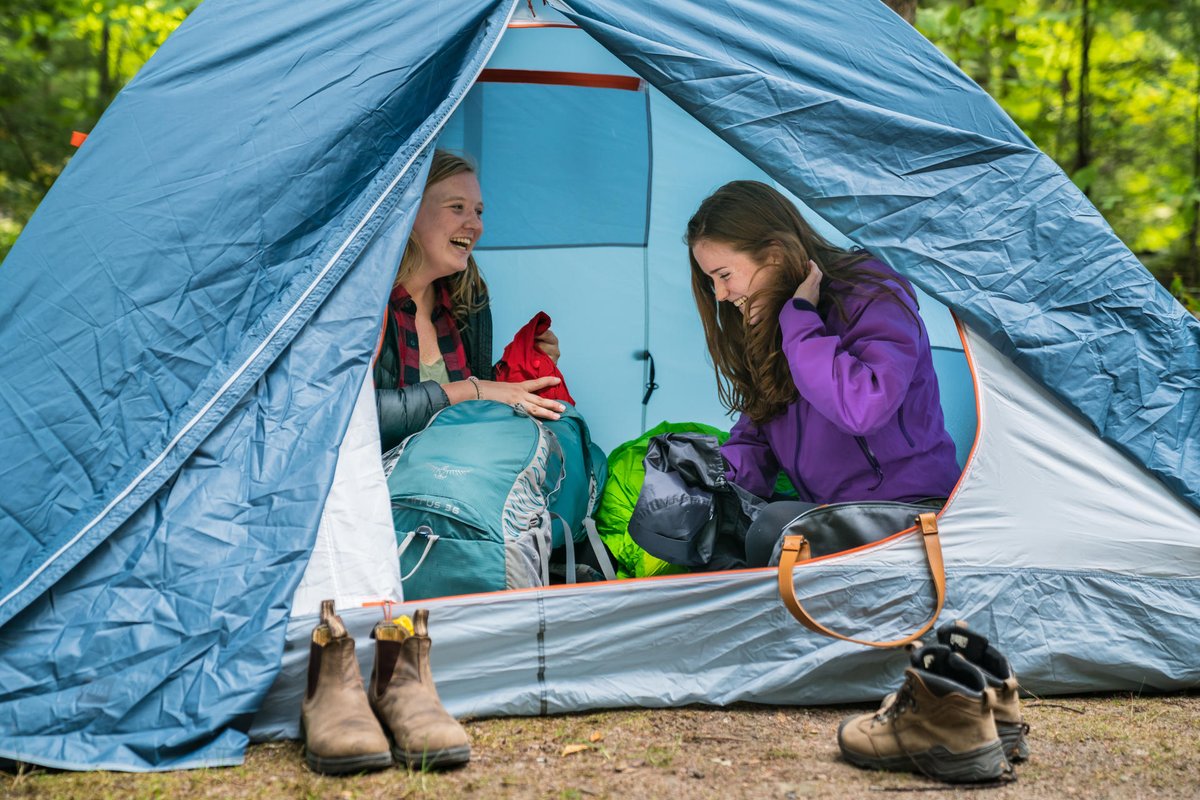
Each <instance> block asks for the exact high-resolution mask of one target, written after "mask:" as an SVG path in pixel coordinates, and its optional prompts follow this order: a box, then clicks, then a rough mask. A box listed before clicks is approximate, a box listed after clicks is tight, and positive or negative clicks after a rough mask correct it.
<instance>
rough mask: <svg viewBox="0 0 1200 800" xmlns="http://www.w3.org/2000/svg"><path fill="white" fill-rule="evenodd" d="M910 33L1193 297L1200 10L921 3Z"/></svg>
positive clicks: (1199, 247) (1197, 277) (1065, 0)
mask: <svg viewBox="0 0 1200 800" xmlns="http://www.w3.org/2000/svg"><path fill="white" fill-rule="evenodd" d="M917 26H918V28H919V30H921V32H922V33H924V34H925V35H926V36H927V37H928V38H929V39H930V40H931V41H932V42H933V43H934V44H935V45H937V46H938V47H939V48H940V49H941V50H942V51H943V52H945V53H946V54H947V55H949V56H950V57H951V58H952V59H953V60H954V61H955V62H956V63H957V64H958V65H959V66H960V67H961V68H962V69H963V70H964V71H965V72H966V73H967V74H968V75H970V76H971V77H972V78H973V79H974V80H975V81H976V82H977V83H979V84H980V86H982V87H984V88H985V89H987V90H988V92H989V93H990V94H991V95H992V96H993V97H995V98H996V100H997V101H998V102H999V103H1000V104H1001V105H1002V106H1003V107H1004V109H1005V110H1006V111H1007V112H1008V113H1009V115H1010V116H1012V118H1013V119H1014V120H1015V121H1016V122H1017V124H1018V125H1020V126H1021V128H1022V129H1023V130H1024V131H1025V133H1026V134H1027V135H1028V136H1029V137H1030V138H1031V139H1032V140H1033V141H1034V142H1035V143H1037V144H1038V146H1039V147H1041V148H1042V150H1043V151H1045V152H1046V153H1047V154H1048V155H1049V156H1050V157H1051V158H1054V159H1055V160H1056V161H1057V162H1058V163H1059V164H1060V165H1061V166H1062V167H1063V169H1064V170H1065V171H1066V172H1067V173H1068V174H1069V175H1070V176H1071V178H1072V180H1074V181H1075V183H1076V185H1078V186H1079V188H1080V189H1081V190H1083V191H1084V192H1085V193H1087V195H1088V197H1089V198H1091V200H1092V202H1093V203H1095V204H1096V206H1097V208H1099V209H1100V211H1101V212H1102V213H1103V214H1104V215H1105V217H1106V218H1107V219H1108V221H1109V223H1110V224H1111V225H1112V226H1113V229H1114V230H1115V231H1116V233H1117V235H1118V236H1120V237H1121V239H1122V240H1123V241H1125V242H1126V244H1128V245H1129V246H1130V248H1131V249H1132V250H1134V252H1135V253H1137V254H1138V256H1139V257H1140V258H1141V259H1142V261H1143V263H1145V264H1146V266H1147V267H1149V268H1150V269H1151V271H1153V272H1154V273H1155V274H1156V275H1157V276H1158V277H1159V279H1160V280H1161V281H1163V283H1164V284H1169V283H1170V281H1171V276H1172V275H1174V274H1175V273H1178V274H1179V275H1180V276H1181V280H1182V283H1183V285H1184V286H1186V287H1191V290H1193V291H1194V289H1195V287H1196V286H1197V285H1198V284H1200V0H1129V1H1128V2H1117V0H925V2H923V3H922V4H921V7H920V13H919V14H918V17H917ZM1185 291H1187V290H1186V289H1185Z"/></svg>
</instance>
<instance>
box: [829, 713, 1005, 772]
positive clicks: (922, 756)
mask: <svg viewBox="0 0 1200 800" xmlns="http://www.w3.org/2000/svg"><path fill="white" fill-rule="evenodd" d="M846 722H849V720H847V721H846ZM846 722H843V723H842V724H841V725H840V726H838V749H840V750H841V751H842V758H844V759H846V760H847V761H849V762H850V763H851V764H853V765H854V766H856V767H865V768H867V769H881V770H888V771H891V772H916V773H919V774H922V775H927V776H929V777H931V778H937V779H938V780H941V781H946V782H947V783H982V782H984V781H994V780H999V779H1000V778H1001V777H1003V775H1004V774H1005V772H1006V771H1007V769H1008V762H1007V761H1005V758H1004V745H1002V744H1001V743H1000V740H999V739H997V740H996V741H994V742H991V743H990V744H986V745H984V746H983V747H980V748H977V749H975V750H968V751H967V752H965V753H952V752H950V751H949V750H947V749H946V748H945V747H942V746H941V745H936V746H934V747H931V748H930V749H928V750H925V751H923V752H920V753H906V754H902V755H898V756H870V755H867V754H865V753H858V752H855V751H853V750H848V749H846V747H845V745H844V744H843V743H842V729H843V728H844V727H845V726H846Z"/></svg>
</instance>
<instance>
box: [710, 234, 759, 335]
mask: <svg viewBox="0 0 1200 800" xmlns="http://www.w3.org/2000/svg"><path fill="white" fill-rule="evenodd" d="M692 257H693V258H695V259H696V264H697V265H698V266H699V267H700V270H701V271H702V272H703V273H704V274H705V275H707V276H708V277H709V279H710V280H712V283H713V294H714V295H715V296H716V298H717V302H726V303H732V304H733V305H734V307H736V308H737V309H738V310H739V311H741V312H742V316H743V317H745V316H746V315H747V313H748V312H749V310H750V309H748V308H747V301H748V300H749V299H750V296H751V295H753V294H754V293H755V292H756V291H758V290H759V289H761V288H763V286H764V285H765V283H766V278H767V277H768V273H769V272H770V268H769V267H764V266H763V265H761V264H759V263H758V262H757V261H755V260H754V258H753V256H751V255H750V254H749V253H743V252H741V251H739V250H735V249H734V248H733V247H731V246H730V245H727V244H725V243H723V242H718V241H714V240H712V239H699V240H698V241H697V242H696V243H695V244H693V245H692ZM750 321H753V317H750Z"/></svg>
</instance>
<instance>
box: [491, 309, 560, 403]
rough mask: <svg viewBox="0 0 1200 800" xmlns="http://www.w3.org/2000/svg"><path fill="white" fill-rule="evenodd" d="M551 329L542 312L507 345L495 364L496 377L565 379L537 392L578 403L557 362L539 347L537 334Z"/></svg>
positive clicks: (545, 315) (503, 378)
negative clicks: (568, 388) (498, 361)
mask: <svg viewBox="0 0 1200 800" xmlns="http://www.w3.org/2000/svg"><path fill="white" fill-rule="evenodd" d="M548 330H550V316H549V315H548V314H547V313H546V312H544V311H539V312H538V313H537V314H536V315H534V317H533V319H531V320H529V322H528V323H526V325H525V327H523V328H521V330H519V331H517V335H516V336H514V337H513V340H512V341H511V342H509V343H508V345H506V346H505V348H504V355H502V356H500V363H498V364H496V380H498V381H506V382H508V383H520V382H521V381H528V380H532V379H533V378H549V377H553V378H558V379H560V380H562V381H563V382H562V383H560V384H558V385H557V386H550V387H547V388H545V389H542V390H541V391H540V392H538V394H539V395H541V396H542V397H548V398H550V399H551V400H562V401H563V402H565V403H570V404H571V405H575V398H574V397H571V393H570V392H568V391H567V382H566V380H565V379H563V375H562V373H561V372H559V371H558V365H556V364H555V363H554V360H553V359H551V358H550V356H548V355H546V354H545V353H543V352H542V351H541V348H539V347H538V346H537V343H536V340H537V337H538V336H540V335H541V334H543V333H545V332H546V331H548Z"/></svg>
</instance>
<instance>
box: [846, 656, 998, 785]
mask: <svg viewBox="0 0 1200 800" xmlns="http://www.w3.org/2000/svg"><path fill="white" fill-rule="evenodd" d="M994 702H995V695H994V693H993V692H992V690H991V689H990V688H988V685H987V680H986V679H985V678H984V676H983V673H982V672H980V670H979V669H978V668H976V667H974V666H973V665H971V664H970V663H969V662H968V661H967V660H966V659H964V658H963V657H962V656H960V655H958V654H957V653H954V652H952V651H951V650H950V648H949V647H944V646H941V645H930V646H928V647H923V648H921V649H920V650H918V651H916V652H915V653H913V656H912V666H910V667H909V668H908V669H906V670H905V681H904V685H903V686H901V687H900V690H899V691H897V692H896V693H895V694H893V695H891V696H890V697H889V698H888V699H887V701H885V703H884V705H883V706H882V707H881V708H880V709H879V710H878V711H876V712H874V713H869V714H860V715H858V716H854V717H849V718H847V719H846V720H845V721H843V722H842V724H841V726H840V727H839V728H838V747H840V748H841V751H842V756H843V757H844V758H845V759H846V760H847V761H849V762H850V763H851V764H854V765H855V766H859V767H868V768H871V769H887V770H903V771H907V772H919V773H922V774H924V775H927V776H929V777H931V778H937V779H939V780H943V781H949V782H951V783H969V782H975V781H992V780H998V779H1000V778H1002V777H1004V776H1005V775H1006V774H1007V772H1008V771H1009V769H1010V767H1009V766H1008V763H1007V762H1006V761H1005V759H1004V748H1003V746H1002V745H1001V743H1000V736H999V735H998V734H997V733H996V723H995V721H994V720H993V718H992V705H993V704H994Z"/></svg>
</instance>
